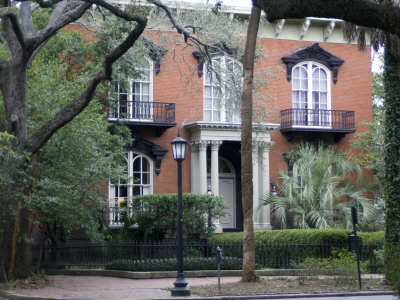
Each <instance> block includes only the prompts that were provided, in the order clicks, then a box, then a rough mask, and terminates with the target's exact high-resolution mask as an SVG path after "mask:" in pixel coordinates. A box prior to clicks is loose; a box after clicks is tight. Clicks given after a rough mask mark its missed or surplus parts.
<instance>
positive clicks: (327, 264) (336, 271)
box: [297, 251, 358, 285]
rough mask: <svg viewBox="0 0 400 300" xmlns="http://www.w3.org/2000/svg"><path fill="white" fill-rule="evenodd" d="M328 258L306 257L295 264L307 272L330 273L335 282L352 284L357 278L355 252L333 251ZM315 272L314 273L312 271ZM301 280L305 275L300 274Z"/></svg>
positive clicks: (305, 277)
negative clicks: (301, 261)
mask: <svg viewBox="0 0 400 300" xmlns="http://www.w3.org/2000/svg"><path fill="white" fill-rule="evenodd" d="M332 255H333V256H332V257H330V258H314V257H308V258H306V260H305V261H304V262H303V263H300V264H298V265H297V266H298V267H299V268H301V269H305V270H307V271H308V272H306V273H307V274H320V273H323V274H327V275H332V276H333V278H334V279H335V281H336V282H337V283H340V284H349V285H352V284H354V283H356V282H357V280H358V268H357V260H356V255H355V253H351V252H349V251H333V253H332ZM314 272H315V273H314ZM301 277H302V279H303V280H305V279H307V276H301Z"/></svg>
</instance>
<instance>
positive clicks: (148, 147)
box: [128, 135, 168, 175]
mask: <svg viewBox="0 0 400 300" xmlns="http://www.w3.org/2000/svg"><path fill="white" fill-rule="evenodd" d="M133 139H134V141H133V143H132V146H131V147H129V148H128V150H134V151H138V152H141V153H143V154H145V155H147V156H149V157H151V158H152V159H153V160H155V162H156V174H157V175H159V174H160V172H161V160H162V158H163V156H164V155H165V154H166V153H167V152H168V150H167V149H165V148H164V147H161V146H160V145H157V144H155V143H153V142H151V141H149V140H146V139H145V138H143V137H141V136H138V135H135V136H133Z"/></svg>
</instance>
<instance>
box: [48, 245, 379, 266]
mask: <svg viewBox="0 0 400 300" xmlns="http://www.w3.org/2000/svg"><path fill="white" fill-rule="evenodd" d="M216 246H219V247H220V248H221V249H222V254H223V257H225V258H233V259H235V258H236V259H241V258H242V256H243V243H242V242H226V243H218V244H217V243H211V242H209V241H207V240H199V241H196V242H186V243H185V244H184V254H185V257H191V258H201V259H203V258H215V254H216V253H215V249H216ZM176 247H177V243H176V240H167V241H161V242H141V241H130V242H103V243H68V244H63V245H54V246H46V247H44V248H43V249H42V261H41V264H42V266H44V267H47V268H51V267H54V266H58V267H63V268H76V267H78V268H79V267H80V268H82V267H84V268H102V267H105V266H107V264H110V263H112V262H115V261H118V260H124V261H141V262H143V261H149V262H150V263H151V262H152V261H153V260H157V261H159V260H163V259H168V260H170V259H173V258H176ZM382 247H383V244H363V243H361V244H360V246H359V249H360V259H361V260H363V261H367V260H368V261H369V264H370V265H373V264H374V262H376V258H375V256H374V250H378V249H382ZM340 249H344V250H349V249H350V243H343V244H335V243H312V242H311V243H310V242H304V243H300V242H295V243H293V242H291V243H289V242H288V243H282V242H269V243H266V242H263V243H260V242H259V243H256V245H255V255H256V256H255V258H256V264H257V265H258V266H260V267H270V268H293V267H296V266H297V265H298V264H299V263H301V262H303V261H304V260H305V259H306V258H307V257H314V258H328V257H332V255H333V252H334V251H338V250H340Z"/></svg>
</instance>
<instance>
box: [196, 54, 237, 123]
mask: <svg viewBox="0 0 400 300" xmlns="http://www.w3.org/2000/svg"><path fill="white" fill-rule="evenodd" d="M217 59H222V62H221V65H222V66H223V68H224V71H223V72H221V81H222V82H224V81H225V74H226V72H225V67H226V60H228V59H229V60H232V61H233V62H234V63H236V64H239V65H240V66H241V67H242V68H243V65H242V63H241V62H239V61H237V60H236V59H234V58H232V57H229V56H216V57H214V58H213V59H212V61H214V60H217ZM207 72H208V64H207V63H205V64H204V65H203V74H204V75H203V120H204V121H206V120H205V87H206V86H210V87H220V88H221V95H223V97H222V99H221V100H220V101H218V104H219V106H220V108H219V112H220V113H219V120H214V111H216V109H214V104H215V102H216V101H214V99H215V98H214V95H213V93H212V92H211V97H212V100H211V105H212V108H211V120H207V121H208V122H215V123H228V121H227V114H226V103H225V102H226V96H225V95H226V92H225V86H224V85H221V84H220V83H218V84H217V85H216V84H211V85H207V84H206V79H207ZM237 114H238V113H236V114H235V113H233V119H234V120H233V122H229V123H232V124H239V123H241V119H240V114H239V115H237Z"/></svg>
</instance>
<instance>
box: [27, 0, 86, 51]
mask: <svg viewBox="0 0 400 300" xmlns="http://www.w3.org/2000/svg"><path fill="white" fill-rule="evenodd" d="M46 3H47V1H46ZM90 5H91V4H90V3H86V2H83V1H77V0H73V1H67V2H60V3H57V4H56V5H55V8H54V11H53V13H52V15H51V18H50V21H49V23H48V24H47V26H46V27H45V28H44V29H42V30H40V31H39V32H38V34H37V35H36V37H34V40H35V48H37V47H41V46H42V44H43V43H45V42H46V41H47V40H49V38H51V37H52V36H53V35H55V34H56V33H57V31H58V30H60V29H61V28H63V27H65V26H66V25H68V24H70V23H72V22H74V21H76V20H78V19H79V18H80V17H81V16H82V15H83V14H84V13H85V11H86V10H87V9H88V8H89V7H90Z"/></svg>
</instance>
